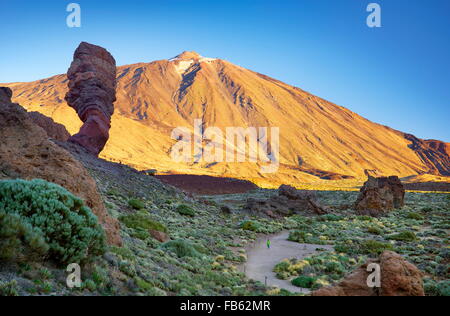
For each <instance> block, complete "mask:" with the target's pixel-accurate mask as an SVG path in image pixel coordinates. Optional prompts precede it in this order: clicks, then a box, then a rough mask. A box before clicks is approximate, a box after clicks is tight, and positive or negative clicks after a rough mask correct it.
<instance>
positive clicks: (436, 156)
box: [404, 134, 450, 176]
mask: <svg viewBox="0 0 450 316" xmlns="http://www.w3.org/2000/svg"><path fill="white" fill-rule="evenodd" d="M404 136H405V138H406V139H407V140H409V141H410V142H411V144H409V145H408V147H409V148H411V149H412V150H414V152H415V153H416V154H417V156H419V158H420V160H421V161H422V162H423V163H424V164H425V165H426V166H427V168H428V170H426V172H423V173H430V174H434V175H442V176H450V155H449V153H450V145H449V144H448V143H444V142H442V141H439V140H423V139H420V138H417V137H415V136H414V135H411V134H404Z"/></svg>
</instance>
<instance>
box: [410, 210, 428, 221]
mask: <svg viewBox="0 0 450 316" xmlns="http://www.w3.org/2000/svg"><path fill="white" fill-rule="evenodd" d="M406 218H408V219H415V220H418V221H421V220H423V219H424V217H423V216H422V215H420V214H419V213H415V212H411V213H409V214H408V215H407V216H406Z"/></svg>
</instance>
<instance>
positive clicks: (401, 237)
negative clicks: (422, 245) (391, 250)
mask: <svg viewBox="0 0 450 316" xmlns="http://www.w3.org/2000/svg"><path fill="white" fill-rule="evenodd" d="M386 239H388V240H397V241H415V240H417V237H416V234H414V233H413V232H409V231H404V232H401V233H398V234H394V235H390V236H387V237H386Z"/></svg>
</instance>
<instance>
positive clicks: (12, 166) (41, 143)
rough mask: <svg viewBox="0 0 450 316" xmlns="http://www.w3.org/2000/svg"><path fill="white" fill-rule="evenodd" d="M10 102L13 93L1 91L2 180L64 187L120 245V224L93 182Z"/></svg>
mask: <svg viewBox="0 0 450 316" xmlns="http://www.w3.org/2000/svg"><path fill="white" fill-rule="evenodd" d="M10 99H11V90H9V89H3V88H0V139H1V142H0V179H15V178H22V179H27V180H31V179H44V180H47V181H49V182H53V183H56V184H59V185H61V186H62V187H64V188H66V189H67V190H69V191H70V192H72V193H73V194H75V195H76V196H78V197H80V198H82V199H83V200H84V201H85V203H86V205H87V206H89V207H90V208H91V209H92V211H93V212H94V213H95V215H97V217H98V220H99V222H100V224H102V226H103V227H104V229H105V231H106V235H107V239H108V242H109V243H110V244H114V245H121V238H120V226H119V223H118V222H117V221H116V220H115V219H113V218H112V217H111V216H109V214H108V212H107V211H106V209H105V206H104V205H103V202H102V198H101V196H100V194H99V192H98V190H97V186H96V183H95V181H94V179H93V178H92V177H91V176H90V175H89V173H88V172H87V170H86V169H85V168H84V167H83V166H82V165H81V164H80V163H79V162H78V161H77V160H75V159H74V158H73V157H72V155H71V154H69V152H67V151H66V150H64V149H63V148H61V147H59V146H58V145H56V144H55V143H53V142H52V141H50V140H49V139H48V136H47V134H46V132H45V131H44V130H43V129H42V128H40V127H39V126H37V125H35V124H34V123H33V122H32V121H31V119H30V118H29V116H28V113H27V112H26V111H25V110H24V109H23V108H22V107H21V106H20V105H18V104H15V103H11V102H10Z"/></svg>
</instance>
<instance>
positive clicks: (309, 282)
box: [291, 275, 317, 289]
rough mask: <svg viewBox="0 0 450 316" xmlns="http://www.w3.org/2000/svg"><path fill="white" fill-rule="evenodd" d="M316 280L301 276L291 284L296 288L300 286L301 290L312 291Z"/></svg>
mask: <svg viewBox="0 0 450 316" xmlns="http://www.w3.org/2000/svg"><path fill="white" fill-rule="evenodd" d="M316 280H317V279H316V278H315V277H311V276H306V275H301V276H299V277H297V278H295V279H293V280H292V282H291V283H292V285H295V286H298V287H301V288H306V289H310V288H312V287H313V285H314V283H315V282H316Z"/></svg>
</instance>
